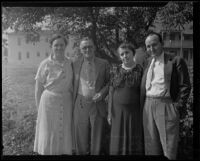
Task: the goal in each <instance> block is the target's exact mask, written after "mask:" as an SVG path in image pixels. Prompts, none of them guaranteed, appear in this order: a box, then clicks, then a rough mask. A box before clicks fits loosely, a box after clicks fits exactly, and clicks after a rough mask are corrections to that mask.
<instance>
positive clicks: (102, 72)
mask: <svg viewBox="0 0 200 161" xmlns="http://www.w3.org/2000/svg"><path fill="white" fill-rule="evenodd" d="M83 61H84V58H83V57H82V56H81V57H80V58H79V59H78V60H76V61H75V62H74V63H73V71H74V75H73V77H74V78H73V79H74V85H73V91H74V92H73V103H74V104H75V101H76V98H77V94H78V88H79V81H80V73H81V68H82V64H83ZM94 63H95V68H96V75H95V78H96V84H95V92H96V93H98V92H100V93H101V94H102V100H101V101H99V102H98V103H96V106H97V107H96V109H97V112H99V113H100V115H102V116H106V115H107V106H106V102H105V97H106V96H107V94H108V88H109V79H110V69H109V63H108V62H107V61H106V60H104V59H101V58H97V57H95V59H94ZM94 109H95V108H94Z"/></svg>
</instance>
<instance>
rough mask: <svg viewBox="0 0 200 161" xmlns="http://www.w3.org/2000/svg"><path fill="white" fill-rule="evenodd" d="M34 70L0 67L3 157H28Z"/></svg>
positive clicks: (32, 128)
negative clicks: (0, 71)
mask: <svg viewBox="0 0 200 161" xmlns="http://www.w3.org/2000/svg"><path fill="white" fill-rule="evenodd" d="M36 70H37V68H25V67H22V66H21V67H19V66H11V65H7V66H6V65H5V64H2V109H3V110H2V120H3V122H2V131H3V146H4V147H3V155H26V154H31V153H32V149H33V138H34V134H35V120H36V115H37V112H36V107H35V100H34V84H35V80H34V76H35V74H36Z"/></svg>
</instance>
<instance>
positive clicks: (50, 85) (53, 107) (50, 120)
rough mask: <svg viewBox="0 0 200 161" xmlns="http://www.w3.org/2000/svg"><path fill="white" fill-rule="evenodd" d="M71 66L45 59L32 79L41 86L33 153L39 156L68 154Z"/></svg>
mask: <svg viewBox="0 0 200 161" xmlns="http://www.w3.org/2000/svg"><path fill="white" fill-rule="evenodd" d="M72 75H73V73H72V66H71V62H70V61H69V60H68V59H66V58H65V61H64V63H63V64H60V63H58V62H57V61H55V60H53V59H52V57H51V56H50V57H48V58H47V59H45V60H44V61H42V62H41V64H40V66H39V68H38V71H37V74H36V77H35V79H37V80H38V81H40V82H41V83H42V84H43V87H44V91H43V93H42V95H41V99H40V103H39V108H38V116H37V122H36V133H35V141H34V152H37V153H39V154H41V155H61V154H69V155H70V154H72Z"/></svg>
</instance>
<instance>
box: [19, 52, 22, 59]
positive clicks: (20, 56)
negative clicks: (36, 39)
mask: <svg viewBox="0 0 200 161" xmlns="http://www.w3.org/2000/svg"><path fill="white" fill-rule="evenodd" d="M18 60H22V53H21V52H19V53H18Z"/></svg>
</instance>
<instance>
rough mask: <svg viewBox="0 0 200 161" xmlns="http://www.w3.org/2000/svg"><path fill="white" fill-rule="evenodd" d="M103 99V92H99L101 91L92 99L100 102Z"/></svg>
mask: <svg viewBox="0 0 200 161" xmlns="http://www.w3.org/2000/svg"><path fill="white" fill-rule="evenodd" d="M101 99H102V94H101V93H100V92H99V93H96V94H95V95H94V96H93V97H92V100H93V101H94V102H98V101H100V100H101Z"/></svg>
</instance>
